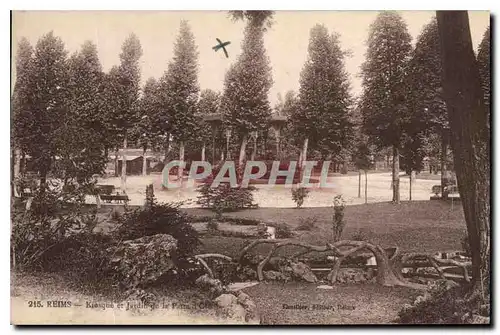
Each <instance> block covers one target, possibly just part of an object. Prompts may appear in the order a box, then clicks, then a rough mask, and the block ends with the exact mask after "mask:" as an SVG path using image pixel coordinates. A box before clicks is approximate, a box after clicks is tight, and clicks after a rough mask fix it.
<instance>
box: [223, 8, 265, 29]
mask: <svg viewBox="0 0 500 335" xmlns="http://www.w3.org/2000/svg"><path fill="white" fill-rule="evenodd" d="M229 16H230V17H231V18H232V19H233V20H235V21H238V20H247V21H250V22H251V23H252V24H255V25H257V26H261V27H262V28H263V29H264V30H266V28H270V27H271V26H272V25H273V16H274V11H271V10H231V11H229Z"/></svg>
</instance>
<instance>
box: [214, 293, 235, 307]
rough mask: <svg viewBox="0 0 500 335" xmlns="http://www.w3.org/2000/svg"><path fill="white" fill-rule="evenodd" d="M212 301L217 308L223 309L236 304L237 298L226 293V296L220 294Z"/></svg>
mask: <svg viewBox="0 0 500 335" xmlns="http://www.w3.org/2000/svg"><path fill="white" fill-rule="evenodd" d="M214 301H215V303H216V304H217V306H219V307H222V308H224V307H228V306H230V305H234V304H236V303H238V298H236V297H235V296H234V295H232V294H227V293H226V294H221V295H220V296H218V297H217V298H215V300H214Z"/></svg>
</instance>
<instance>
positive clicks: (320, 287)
mask: <svg viewBox="0 0 500 335" xmlns="http://www.w3.org/2000/svg"><path fill="white" fill-rule="evenodd" d="M316 288H319V289H321V290H333V286H330V285H319V286H318V287H316Z"/></svg>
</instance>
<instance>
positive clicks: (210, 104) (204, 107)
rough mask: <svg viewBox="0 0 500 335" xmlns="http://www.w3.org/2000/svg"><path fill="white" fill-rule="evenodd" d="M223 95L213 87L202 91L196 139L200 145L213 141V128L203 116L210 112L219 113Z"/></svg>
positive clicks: (197, 113) (197, 117) (197, 110)
mask: <svg viewBox="0 0 500 335" xmlns="http://www.w3.org/2000/svg"><path fill="white" fill-rule="evenodd" d="M220 101H221V95H220V93H219V92H216V91H213V90H211V89H205V90H203V91H201V93H200V100H199V101H198V104H197V107H196V135H197V136H196V139H194V140H195V142H196V144H198V146H199V145H200V144H201V145H203V144H205V143H211V140H212V128H211V126H210V124H208V123H207V122H205V121H204V120H203V118H204V117H205V116H206V115H209V114H217V113H219V109H220Z"/></svg>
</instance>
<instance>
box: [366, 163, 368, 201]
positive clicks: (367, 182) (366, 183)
mask: <svg viewBox="0 0 500 335" xmlns="http://www.w3.org/2000/svg"><path fill="white" fill-rule="evenodd" d="M367 203H368V173H367V171H366V170H365V204H367Z"/></svg>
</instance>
